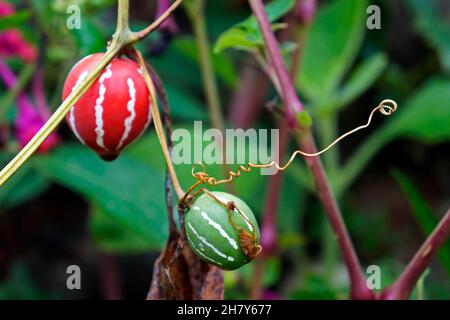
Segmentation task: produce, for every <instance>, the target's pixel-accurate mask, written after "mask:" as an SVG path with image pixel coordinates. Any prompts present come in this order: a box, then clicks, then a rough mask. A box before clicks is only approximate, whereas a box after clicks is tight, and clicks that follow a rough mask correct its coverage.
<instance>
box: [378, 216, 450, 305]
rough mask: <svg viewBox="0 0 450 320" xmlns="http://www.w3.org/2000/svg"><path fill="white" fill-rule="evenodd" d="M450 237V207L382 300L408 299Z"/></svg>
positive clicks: (382, 295) (385, 291)
mask: <svg viewBox="0 0 450 320" xmlns="http://www.w3.org/2000/svg"><path fill="white" fill-rule="evenodd" d="M449 237H450V209H449V210H448V211H447V213H446V214H445V216H444V217H443V218H442V220H441V221H440V222H439V224H438V225H437V226H436V228H435V229H434V231H433V232H432V233H431V234H430V235H429V236H428V238H427V240H426V241H425V242H424V243H423V245H422V246H421V247H420V249H419V251H417V253H416V254H415V256H414V257H413V258H412V260H411V261H410V263H409V264H408V266H407V267H406V269H405V270H404V271H403V273H402V274H401V275H400V277H399V278H398V280H397V281H396V282H395V283H394V284H393V285H391V286H389V287H387V288H386V289H385V290H384V291H383V292H382V293H381V295H380V299H382V300H399V299H402V300H403V299H408V298H409V296H410V295H411V293H412V291H413V290H414V287H415V285H416V283H417V281H418V280H419V278H420V276H421V275H422V273H423V272H424V271H425V269H426V268H427V267H428V266H429V265H430V263H431V260H432V259H433V257H434V256H435V255H436V253H437V252H438V251H439V248H440V247H441V246H442V245H443V244H444V243H445V242H446V241H447V240H448V238H449Z"/></svg>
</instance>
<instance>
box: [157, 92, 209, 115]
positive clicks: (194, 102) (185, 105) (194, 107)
mask: <svg viewBox="0 0 450 320" xmlns="http://www.w3.org/2000/svg"><path fill="white" fill-rule="evenodd" d="M164 89H165V90H166V94H167V98H168V99H169V105H170V110H171V115H172V117H174V118H179V119H183V120H205V119H206V118H207V117H206V114H205V109H206V107H205V106H203V105H202V103H201V102H200V101H199V100H198V98H196V97H195V96H194V95H193V94H192V93H190V92H188V91H187V90H185V89H183V88H179V87H178V86H172V85H169V84H164Z"/></svg>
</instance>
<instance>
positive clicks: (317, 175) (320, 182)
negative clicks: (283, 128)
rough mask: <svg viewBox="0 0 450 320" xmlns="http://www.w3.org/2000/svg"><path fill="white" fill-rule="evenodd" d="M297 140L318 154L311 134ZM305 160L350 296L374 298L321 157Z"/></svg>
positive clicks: (305, 147)
mask: <svg viewBox="0 0 450 320" xmlns="http://www.w3.org/2000/svg"><path fill="white" fill-rule="evenodd" d="M296 139H297V143H298V145H299V146H300V148H302V149H303V150H304V151H306V152H308V153H314V152H317V148H316V145H315V142H314V139H313V137H312V134H311V132H297V133H296ZM304 159H305V161H306V164H307V165H308V167H309V169H310V171H311V173H312V175H313V178H314V182H315V185H316V189H317V193H318V196H319V199H320V200H321V201H322V204H323V206H324V208H325V213H326V214H327V217H328V220H329V222H330V224H331V227H332V228H333V231H334V235H335V237H336V240H337V242H338V244H339V248H340V251H341V253H342V257H343V259H344V262H345V265H346V267H347V270H348V274H349V278H350V282H351V294H350V295H351V297H352V298H354V299H370V298H373V294H372V292H371V291H370V290H369V289H368V288H367V286H366V278H365V276H364V274H363V272H362V268H361V263H360V261H359V259H358V256H357V255H356V252H355V249H354V247H353V243H352V241H351V238H350V236H349V234H348V231H347V228H346V226H345V223H344V220H343V218H342V214H341V212H340V209H339V207H338V205H337V202H336V198H335V196H334V194H333V192H332V190H331V187H330V184H329V181H328V178H327V176H326V174H325V170H324V168H323V165H322V162H321V160H320V158H319V157H304Z"/></svg>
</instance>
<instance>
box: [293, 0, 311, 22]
mask: <svg viewBox="0 0 450 320" xmlns="http://www.w3.org/2000/svg"><path fill="white" fill-rule="evenodd" d="M316 10H317V1H316V0H298V1H297V5H296V6H295V11H294V12H295V16H296V18H297V19H298V20H299V21H300V22H301V23H303V24H310V23H311V22H312V20H313V19H314V16H315V15H316Z"/></svg>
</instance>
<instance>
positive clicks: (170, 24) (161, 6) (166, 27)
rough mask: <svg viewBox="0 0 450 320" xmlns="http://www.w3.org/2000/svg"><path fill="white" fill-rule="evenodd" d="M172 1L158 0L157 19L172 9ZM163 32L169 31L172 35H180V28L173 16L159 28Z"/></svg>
mask: <svg viewBox="0 0 450 320" xmlns="http://www.w3.org/2000/svg"><path fill="white" fill-rule="evenodd" d="M170 4H171V3H170V0H158V4H157V9H156V18H159V17H160V16H161V15H162V14H163V13H164V12H165V11H167V9H169V7H170ZM159 30H161V31H169V32H170V33H171V34H176V33H178V26H177V23H176V21H175V18H174V16H173V15H171V16H170V17H169V18H168V19H167V20H166V21H164V22H163V23H162V24H161V26H160V27H159Z"/></svg>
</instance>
